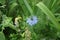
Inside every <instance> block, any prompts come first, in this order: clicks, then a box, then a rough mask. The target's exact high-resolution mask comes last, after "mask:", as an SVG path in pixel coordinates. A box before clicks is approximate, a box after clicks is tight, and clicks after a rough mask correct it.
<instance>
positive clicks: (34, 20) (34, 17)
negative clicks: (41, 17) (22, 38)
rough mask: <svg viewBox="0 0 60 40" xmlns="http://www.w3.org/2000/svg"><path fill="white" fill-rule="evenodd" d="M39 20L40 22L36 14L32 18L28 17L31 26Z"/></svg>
mask: <svg viewBox="0 0 60 40" xmlns="http://www.w3.org/2000/svg"><path fill="white" fill-rule="evenodd" d="M37 22H38V19H37V17H36V16H32V17H31V18H28V19H27V23H28V24H29V25H31V26H32V25H35V24H36V23H37Z"/></svg>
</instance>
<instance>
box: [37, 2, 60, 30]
mask: <svg viewBox="0 0 60 40" xmlns="http://www.w3.org/2000/svg"><path fill="white" fill-rule="evenodd" d="M37 7H39V8H40V9H41V10H42V11H43V12H44V14H46V15H47V16H48V17H49V18H50V20H51V22H52V23H53V24H54V25H55V26H56V28H57V29H58V30H60V26H59V23H58V21H57V19H56V18H55V16H54V15H53V13H52V12H51V11H50V10H49V9H48V8H47V7H46V6H45V5H44V4H43V3H42V2H39V3H38V4H37Z"/></svg>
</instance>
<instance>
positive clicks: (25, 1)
mask: <svg viewBox="0 0 60 40" xmlns="http://www.w3.org/2000/svg"><path fill="white" fill-rule="evenodd" d="M24 3H25V5H26V7H27V9H28V11H29V12H30V13H31V14H33V10H32V8H31V7H30V5H29V3H28V2H27V0H24Z"/></svg>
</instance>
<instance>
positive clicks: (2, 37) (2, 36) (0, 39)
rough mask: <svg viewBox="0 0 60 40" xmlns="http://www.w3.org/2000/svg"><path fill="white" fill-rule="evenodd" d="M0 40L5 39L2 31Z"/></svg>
mask: <svg viewBox="0 0 60 40" xmlns="http://www.w3.org/2000/svg"><path fill="white" fill-rule="evenodd" d="M0 40H5V36H4V34H3V32H0Z"/></svg>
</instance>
